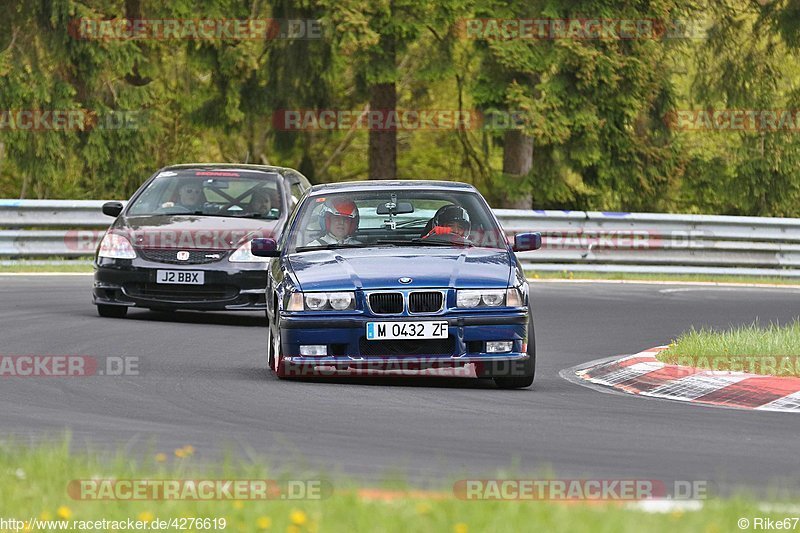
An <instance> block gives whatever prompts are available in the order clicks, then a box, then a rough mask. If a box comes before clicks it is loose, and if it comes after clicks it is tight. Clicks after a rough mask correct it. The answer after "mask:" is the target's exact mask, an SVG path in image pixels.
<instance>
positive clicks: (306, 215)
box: [284, 189, 506, 253]
mask: <svg viewBox="0 0 800 533" xmlns="http://www.w3.org/2000/svg"><path fill="white" fill-rule="evenodd" d="M299 209H300V210H299V212H298V214H297V216H296V217H295V223H294V224H293V225H292V229H291V231H290V232H288V234H287V235H286V242H285V246H284V247H285V248H286V250H287V251H288V252H289V253H294V252H305V251H312V250H324V249H336V248H364V247H369V246H469V247H472V246H478V247H485V248H499V249H505V248H506V240H505V235H504V233H503V232H502V230H501V229H500V227H499V226H498V225H497V223H496V222H495V219H494V217H493V216H492V214H491V211H490V210H489V208H488V206H487V205H486V203H485V202H484V201H483V200H482V198H481V197H480V196H479V195H478V194H475V193H471V192H452V191H442V190H419V189H416V190H403V189H398V190H396V191H390V190H382V191H349V192H346V193H334V194H325V195H317V196H310V197H308V198H307V199H306V201H305V202H303V205H302V206H300V208H299Z"/></svg>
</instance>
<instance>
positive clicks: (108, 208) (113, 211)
mask: <svg viewBox="0 0 800 533" xmlns="http://www.w3.org/2000/svg"><path fill="white" fill-rule="evenodd" d="M120 213H122V204H121V203H120V202H106V203H104V204H103V214H104V215H108V216H110V217H115V218H116V217H118V216H119V214H120Z"/></svg>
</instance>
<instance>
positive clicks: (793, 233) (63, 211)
mask: <svg viewBox="0 0 800 533" xmlns="http://www.w3.org/2000/svg"><path fill="white" fill-rule="evenodd" d="M103 203H104V201H101V200H80V201H79V200H0V257H3V258H6V259H10V258H15V259H16V258H20V259H22V258H41V257H52V256H60V257H88V256H91V255H92V254H93V252H94V249H95V248H96V246H97V243H98V242H99V240H100V238H102V236H103V233H104V230H105V228H106V227H107V226H108V225H109V224H110V222H111V219H110V218H109V217H107V216H105V215H103V214H102V212H101V206H102V204H103ZM495 213H496V215H497V217H498V218H499V220H500V222H501V224H502V225H503V228H504V229H505V230H506V232H507V233H508V234H510V235H513V234H515V233H519V232H524V231H540V232H541V233H542V237H543V239H542V240H543V247H542V249H541V250H537V251H535V252H524V253H520V254H519V258H520V261H521V262H522V263H523V265H524V266H525V268H529V269H532V270H542V271H561V270H572V271H591V272H639V273H685V274H733V275H769V276H781V277H795V276H798V277H800V219H796V218H759V217H734V216H712V215H670V214H658V213H604V212H592V211H589V212H586V211H529V210H511V209H497V210H495Z"/></svg>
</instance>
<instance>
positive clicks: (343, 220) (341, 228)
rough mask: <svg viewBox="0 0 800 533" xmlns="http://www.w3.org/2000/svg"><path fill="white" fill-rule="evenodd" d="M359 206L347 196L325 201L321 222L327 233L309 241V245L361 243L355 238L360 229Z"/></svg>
mask: <svg viewBox="0 0 800 533" xmlns="http://www.w3.org/2000/svg"><path fill="white" fill-rule="evenodd" d="M358 221H359V216H358V207H357V206H356V204H355V202H353V201H352V200H349V199H347V198H332V199H329V200H326V201H325V204H324V205H323V206H322V211H321V212H320V223H321V225H322V227H323V229H324V230H325V234H324V235H323V236H321V237H319V238H318V239H316V240H313V241H311V242H310V243H308V246H328V245H331V244H361V242H360V241H358V240H356V239H354V238H353V234H354V233H355V232H356V230H357V229H358Z"/></svg>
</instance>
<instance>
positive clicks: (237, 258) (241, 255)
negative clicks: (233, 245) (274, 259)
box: [228, 241, 270, 263]
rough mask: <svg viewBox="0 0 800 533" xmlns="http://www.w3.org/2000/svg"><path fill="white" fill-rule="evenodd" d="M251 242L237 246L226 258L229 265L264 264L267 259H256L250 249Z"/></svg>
mask: <svg viewBox="0 0 800 533" xmlns="http://www.w3.org/2000/svg"><path fill="white" fill-rule="evenodd" d="M251 244H252V243H251V241H248V242H246V243H244V244H243V245H241V246H239V247H238V248H237V249H236V251H235V252H233V253H232V254H231V256H230V258H228V261H230V262H231V263H266V262H267V261H269V259H270V258H269V257H256V256H255V255H253V251H252V250H251V249H250V245H251Z"/></svg>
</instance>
